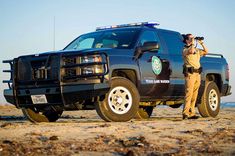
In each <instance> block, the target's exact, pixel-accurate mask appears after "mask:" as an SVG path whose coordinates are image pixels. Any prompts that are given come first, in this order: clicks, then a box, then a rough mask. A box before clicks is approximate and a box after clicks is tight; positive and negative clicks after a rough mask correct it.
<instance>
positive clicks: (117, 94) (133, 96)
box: [96, 77, 140, 122]
mask: <svg viewBox="0 0 235 156" xmlns="http://www.w3.org/2000/svg"><path fill="white" fill-rule="evenodd" d="M139 100H140V96H139V92H138V90H137V88H136V86H135V85H134V84H133V83H132V82H131V81H130V80H128V79H126V78H123V77H115V78H113V79H112V80H111V88H110V91H109V92H108V94H107V95H106V96H105V99H104V100H103V101H100V102H98V103H96V111H97V113H98V115H99V116H100V117H101V118H102V119H103V120H105V121H116V122H123V121H129V120H130V119H132V118H133V117H134V116H135V114H136V113H137V111H138V108H139Z"/></svg>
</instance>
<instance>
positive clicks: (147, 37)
mask: <svg viewBox="0 0 235 156" xmlns="http://www.w3.org/2000/svg"><path fill="white" fill-rule="evenodd" d="M149 41H157V42H159V39H158V38H157V36H156V34H155V33H154V32H153V31H144V32H143V33H142V35H141V37H140V42H139V44H140V46H142V45H144V43H145V42H149Z"/></svg>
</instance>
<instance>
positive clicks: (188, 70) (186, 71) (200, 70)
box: [183, 65, 202, 76]
mask: <svg viewBox="0 0 235 156" xmlns="http://www.w3.org/2000/svg"><path fill="white" fill-rule="evenodd" d="M201 72H202V67H200V68H198V69H195V68H193V67H186V66H185V65H184V66H183V74H184V75H185V76H187V75H188V73H190V74H193V73H199V74H201Z"/></svg>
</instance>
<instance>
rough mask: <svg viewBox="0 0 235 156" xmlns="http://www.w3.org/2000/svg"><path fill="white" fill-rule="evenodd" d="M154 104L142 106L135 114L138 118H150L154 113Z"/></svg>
mask: <svg viewBox="0 0 235 156" xmlns="http://www.w3.org/2000/svg"><path fill="white" fill-rule="evenodd" d="M153 108H154V107H153V106H140V108H139V110H138V112H137V113H136V115H135V118H136V119H148V118H150V116H151V115H152V113H153Z"/></svg>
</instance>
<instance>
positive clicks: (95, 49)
mask: <svg viewBox="0 0 235 156" xmlns="http://www.w3.org/2000/svg"><path fill="white" fill-rule="evenodd" d="M111 49H112V48H91V49H82V50H59V51H49V52H42V53H35V54H31V55H23V56H20V57H27V56H43V55H50V54H71V53H92V52H107V51H109V50H111Z"/></svg>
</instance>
